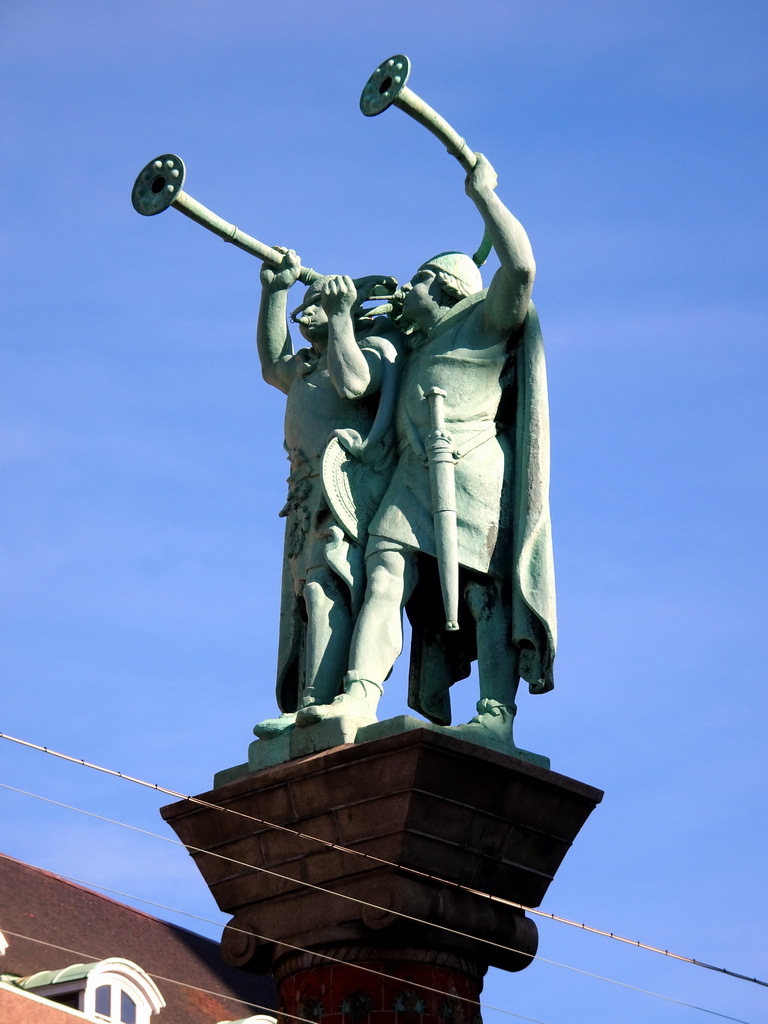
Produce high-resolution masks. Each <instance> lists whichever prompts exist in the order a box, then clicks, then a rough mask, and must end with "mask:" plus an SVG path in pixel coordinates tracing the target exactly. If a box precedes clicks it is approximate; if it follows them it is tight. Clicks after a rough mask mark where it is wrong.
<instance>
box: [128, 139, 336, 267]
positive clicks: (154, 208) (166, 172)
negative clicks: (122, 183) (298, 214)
mask: <svg viewBox="0 0 768 1024" xmlns="http://www.w3.org/2000/svg"><path fill="white" fill-rule="evenodd" d="M185 177H186V168H185V167H184V161H183V160H182V159H181V157H180V156H176V154H175V153H163V155H162V156H158V157H155V159H154V160H150V162H149V163H148V164H147V165H146V167H144V168H143V169H142V170H141V171H140V173H139V176H138V177H137V178H136V181H135V183H134V186H133V191H132V192H131V202H132V203H133V208H134V210H136V212H137V213H140V214H142V215H143V216H145V217H153V216H154V215H155V214H157V213H162V212H163V210H167V209H168V207H169V206H173V207H174V209H176V210H178V211H179V212H180V213H183V214H184V215H185V216H187V217H189V218H190V220H193V221H195V223H196V224H201V225H202V226H203V227H204V228H207V229H208V230H209V231H212V232H213V233H214V234H215V235H218V236H219V238H222V239H223V240H224V241H225V242H230V243H231V244H232V245H236V246H237V247H238V249H242V250H243V252H247V253H250V255H251V256H256V257H257V258H258V259H260V260H262V261H263V262H264V263H270V264H272V265H274V266H279V265H280V263H281V261H282V259H283V254H282V253H280V252H278V251H277V249H273V248H272V247H271V246H269V245H265V244H264V243H263V242H260V241H259V240H258V239H257V238H253V236H252V235H247V234H246V233H245V232H244V231H241V230H240V228H238V227H235V225H234V224H230V223H229V221H226V220H224V219H223V218H222V217H219V216H218V215H217V214H215V213H213V212H212V211H211V210H209V209H208V207H207V206H203V204H202V203H198V201H197V200H196V199H193V198H192V196H190V195H188V194H187V193H186V192H185V191H184V189H183V185H184V178H185ZM322 276H323V275H322V274H318V272H317V271H316V270H312V268H311V267H302V268H301V273H300V274H299V280H300V281H303V282H304V284H312V282H313V281H316V280H318V278H320V277H322Z"/></svg>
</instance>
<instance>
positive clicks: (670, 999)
mask: <svg viewBox="0 0 768 1024" xmlns="http://www.w3.org/2000/svg"><path fill="white" fill-rule="evenodd" d="M0 787H2V788H3V789H8V790H11V791H12V792H16V793H20V794H22V795H24V796H31V797H34V798H35V799H37V800H42V801H43V802H45V803H51V804H54V805H56V806H59V807H63V808H66V809H67V810H72V811H76V812H77V813H79V814H85V815H87V816H88V817H92V818H96V819H98V820H100V821H106V822H109V823H110V824H113V825H119V826H120V827H121V828H126V829H129V830H130V831H132V832H138V833H139V834H141V835H146V836H151V837H152V838H155V839H160V840H162V841H163V842H166V843H170V844H171V845H173V846H181V847H184V848H186V849H187V850H192V851H195V852H201V853H207V854H209V855H210V856H213V857H217V858H218V859H220V860H224V861H227V862H229V863H233V864H237V865H239V866H242V867H248V868H250V869H251V870H254V871H262V872H264V873H266V874H269V875H273V876H276V877H278V878H282V879H287V880H288V881H291V882H296V883H297V884H299V885H304V886H305V887H307V888H311V889H316V890H318V891H320V892H323V893H326V894H328V895H335V896H341V897H342V898H344V899H349V900H351V901H352V902H355V903H360V904H362V905H363V906H368V907H372V908H373V909H382V908H379V907H377V906H376V905H375V904H372V903H366V902H365V901H364V900H359V899H357V898H355V897H351V896H346V895H345V894H344V893H338V892H333V890H329V889H322V888H321V887H320V886H316V885H312V884H311V883H309V882H302V881H301V880H300V879H295V878H291V877H290V876H285V875H280V874H279V873H278V872H274V871H270V870H269V869H267V868H260V867H258V865H253V864H248V863H246V862H244V861H239V860H235V859H234V858H232V857H227V856H225V855H224V854H217V853H213V852H212V851H209V850H198V849H197V848H196V847H193V846H189V845H187V844H185V843H182V842H180V841H179V840H176V839H171V838H170V837H167V836H161V835H159V834H158V833H156V832H150V831H149V830H147V829H143V828H139V827H138V826H136V825H129V824H128V823H127V822H121V821H117V820H116V819H114V818H107V817H105V816H104V815H101V814H97V813H96V812H94V811H87V810H85V809H83V808H80V807H74V806H72V805H71V804H65V803H62V802H61V801H59V800H54V799H52V798H50V797H45V796H41V795H40V794H37V793H31V792H29V791H27V790H23V789H18V788H17V787H15V786H9V785H7V784H6V783H0ZM61 877H63V878H67V879H69V880H71V881H74V882H77V883H78V884H81V885H88V886H92V887H93V888H96V889H101V890H103V891H105V892H109V893H112V894H113V895H117V896H122V897H124V898H125V899H131V900H136V901H138V902H139V903H146V904H147V905H148V906H152V907H156V908H158V909H161V910H166V911H169V912H171V913H174V914H181V915H182V916H184V917H189V918H192V919H193V920H197V921H203V922H205V923H207V924H214V925H217V926H220V922H218V921H214V920H212V919H211V918H206V917H202V916H200V915H197V914H192V913H189V912H188V911H185V910H178V909H176V908H175V907H170V906H167V905H166V904H162V903H155V902H153V901H152V900H147V899H144V898H143V897H141V896H134V895H133V894H131V893H125V892H121V891H120V890H117V889H111V888H109V887H108V886H103V885H99V884H97V883H92V882H89V881H86V880H84V879H80V878H76V877H74V876H71V875H62V876H61ZM389 912H390V913H393V914H395V915H396V916H398V917H402V918H405V919H406V920H409V921H414V922H416V923H419V924H424V923H429V922H424V921H422V920H421V919H420V918H417V917H412V916H411V915H408V914H403V913H400V912H399V911H395V910H390V911H389ZM227 927H228V928H230V929H231V930H232V931H235V932H239V933H243V934H246V935H251V934H253V933H251V932H246V931H244V930H243V929H241V928H237V927H236V926H234V925H231V924H230V925H227ZM434 927H437V928H440V929H441V930H443V931H447V932H449V933H451V934H454V935H457V936H460V937H462V938H470V939H475V940H476V941H479V942H483V943H485V944H487V945H490V946H493V947H496V948H500V949H503V950H505V951H508V952H513V953H520V952H521V950H515V949H512V948H511V947H509V946H502V945H501V944H500V943H496V942H492V941H491V940H488V939H481V938H478V937H477V936H472V935H467V934H466V933H464V932H460V931H457V930H455V929H452V928H448V927H446V926H444V925H434ZM9 934H10V933H9ZM256 938H259V939H261V940H262V941H265V942H276V943H279V944H280V945H283V946H286V947H287V948H291V949H294V950H296V951H298V952H305V953H312V954H313V955H315V956H319V957H321V958H322V959H327V960H332V961H335V962H338V963H342V964H345V965H346V966H351V967H355V968H357V969H360V970H363V971H368V972H369V973H372V974H376V975H379V976H381V977H385V978H391V977H392V976H391V975H387V974H385V973H384V972H382V971H374V970H373V969H371V968H366V967H363V966H362V965H360V964H349V963H347V962H346V961H343V960H335V958H334V957H330V956H326V955H325V954H321V953H318V952H316V951H315V950H307V949H304V948H302V947H300V946H292V945H291V944H290V943H286V942H283V941H282V940H281V939H275V938H274V937H272V936H264V935H256ZM532 959H534V960H539V961H540V962H541V963H545V964H548V965H550V966H553V967H561V968H563V969H564V970H567V971H572V972H574V973H576V974H580V975H583V976H585V977H588V978H594V979H596V980H598V981H605V982H607V983H609V984H611V985H617V986H619V987H620V988H626V989H629V990H630V991H633V992H638V993H641V994H643V995H648V996H652V997H654V998H656V999H663V1000H665V1001H666V1002H670V1003H674V1004H676V1005H679V1006H684V1007H686V1008H687V1009H691V1010H698V1011H700V1012H702V1013H708V1014H711V1015H713V1016H715V1017H720V1018H722V1019H724V1020H730V1021H734V1022H736V1024H749V1022H748V1021H744V1020H742V1019H741V1018H740V1017H731V1016H729V1015H728V1014H724V1013H719V1012H718V1011H716V1010H711V1009H709V1008H708V1007H704V1006H698V1005H697V1004H695V1003H688V1002H685V1001H684V1000H680V999H675V998H674V997H672V996H666V995H664V994H662V993H660V992H654V991H653V990H651V989H645V988H641V987H639V986H636V985H630V984H629V983H628V982H623V981H618V980H617V979H615V978H608V977H606V976H605V975H600V974H595V973H594V972H592V971H586V970H583V969H582V968H579V967H573V966H572V965H570V964H564V963H560V962H559V961H557V960H549V959H547V958H546V957H543V956H540V955H539V954H535V955H532ZM396 980H400V979H396ZM413 984H414V985H418V987H421V988H428V986H424V985H419V983H417V982H413ZM431 991H436V992H438V993H439V994H441V995H452V994H451V993H444V992H441V991H440V990H437V989H434V990H431ZM454 998H458V999H461V998H462V997H460V996H455V997H454ZM465 1001H467V1002H472V1003H473V1005H475V1004H474V1001H473V1000H465ZM480 1005H481V1006H484V1007H486V1008H488V1009H493V1010H497V1011H498V1012H500V1013H505V1014H509V1015H511V1016H514V1017H520V1016H521V1015H520V1014H516V1013H514V1011H512V1010H504V1009H502V1008H501V1007H495V1006H491V1005H490V1004H486V1003H480ZM523 1019H528V1020H531V1019H532V1018H523Z"/></svg>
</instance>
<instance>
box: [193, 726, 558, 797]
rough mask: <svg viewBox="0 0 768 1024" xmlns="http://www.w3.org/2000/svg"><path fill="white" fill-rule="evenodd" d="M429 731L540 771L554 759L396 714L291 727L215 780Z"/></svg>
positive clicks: (472, 731) (470, 730)
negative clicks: (370, 719)
mask: <svg viewBox="0 0 768 1024" xmlns="http://www.w3.org/2000/svg"><path fill="white" fill-rule="evenodd" d="M418 729H425V730H428V731H429V732H434V733H437V734H442V735H445V736H454V737H456V738H457V739H461V740H465V741H467V742H469V743H472V744H476V745H477V746H479V747H482V748H484V749H486V750H495V751H496V752H497V753H499V754H505V755H506V756H507V757H514V758H518V759H519V760H521V761H525V762H526V763H527V764H533V765H536V766H537V767H539V768H547V769H548V768H549V767H550V760H549V758H548V757H546V756H545V755H544V754H535V753H533V752H532V751H530V750H523V749H522V748H520V747H517V746H515V745H514V743H511V742H510V741H509V740H506V739H504V738H501V737H499V736H496V735H495V734H494V733H493V732H492V731H491V730H490V729H487V728H484V727H483V726H481V725H474V724H471V723H467V724H465V725H433V724H432V723H431V722H426V721H424V719H423V718H415V717H414V716H413V715H396V716H395V717H394V718H386V719H384V720H383V721H381V722H372V723H371V722H368V721H367V720H362V719H357V718H353V717H350V716H346V717H344V718H327V719H322V720H321V721H319V722H316V723H315V724H313V725H309V726H291V727H290V728H288V729H285V731H284V732H281V733H279V734H277V735H275V736H270V737H268V738H265V739H258V740H254V741H253V742H252V743H251V744H250V746H249V747H248V760H247V761H246V762H245V763H244V764H239V765H234V766H233V767H232V768H224V769H222V770H221V771H219V772H217V773H216V774H215V775H214V778H213V784H214V786H215V787H218V786H223V785H226V784H227V783H228V782H232V781H233V780H234V779H239V778H241V777H242V776H244V775H250V774H251V773H253V772H258V771H262V770H263V769H264V768H272V767H274V766H275V765H278V764H284V763H285V762H286V761H292V760H295V759H296V758H300V757H307V756H309V755H310V754H314V753H319V752H320V751H323V750H333V749H334V748H335V747H340V746H343V745H345V744H348V743H367V742H369V741H370V740H376V739H382V738H384V737H385V736H396V735H398V734H400V733H406V732H413V731H414V730H418Z"/></svg>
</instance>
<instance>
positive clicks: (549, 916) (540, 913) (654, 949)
mask: <svg viewBox="0 0 768 1024" xmlns="http://www.w3.org/2000/svg"><path fill="white" fill-rule="evenodd" d="M0 739H5V740H8V741H10V742H12V743H16V744H19V745H20V746H24V747H28V748H30V749H32V750H37V751H39V752H41V753H45V754H49V755H50V756H52V757H56V758H59V759H61V760H64V761H68V762H70V763H72V764H78V765H80V766H82V767H84V768H91V769H93V770H94V771H98V772H102V773H104V774H106V775H110V776H113V777H115V778H119V779H122V780H123V781H125V782H132V783H134V784H136V785H139V786H142V787H144V788H146V789H152V790H155V791H156V792H159V793H164V794H166V795H167V796H172V797H175V798H176V799H179V800H187V801H189V802H190V803H194V804H197V805H199V806H202V807H205V808H207V809H209V810H215V811H218V812H220V813H221V812H224V813H227V814H234V815H236V816H238V817H242V818H245V819H247V820H249V821H254V822H256V823H257V824H260V825H265V826H266V827H268V828H273V829H275V830H277V831H280V832H286V833H288V834H290V835H294V836H296V837H297V838H300V839H305V840H308V841H310V842H314V843H317V844H319V845H321V846H325V847H327V848H329V849H333V850H335V851H338V852H340V853H347V854H350V855H352V856H355V857H362V858H364V859H366V860H371V861H374V862H376V863H378V864H382V865H383V866H386V867H393V868H397V869H398V870H399V871H405V872H407V873H409V874H411V875H416V876H419V877H422V878H427V879H430V880H433V881H437V882H440V883H441V884H443V885H448V886H451V887H452V888H455V889H459V890H463V891H465V892H470V893H473V894H474V895H476V896H480V897H483V898H485V899H488V900H491V901H493V902H497V903H503V904H505V905H507V906H511V907H514V908H516V909H518V910H522V911H524V912H525V913H528V914H531V915H533V916H535V917H542V918H545V919H546V920H549V921H555V922H557V923H558V924H565V925H568V926H569V927H571V928H578V929H579V930H580V931H584V932H589V933H590V934H593V935H600V936H602V937H604V938H608V939H612V940H613V941H615V942H620V943H623V944H625V945H629V946H634V947H636V948H638V949H644V950H646V951H647V952H651V953H656V954H658V955H660V956H665V957H668V958H669V959H671V960H678V961H681V962H683V963H688V964H691V965H693V966H695V967H701V968H703V969H705V970H708V971H714V972H716V973H718V974H723V975H726V976H728V977H731V978H736V979H737V980H739V981H748V982H750V983H752V984H754V985H761V986H763V987H766V988H768V981H763V980H761V979H760V978H756V977H750V976H749V975H747V974H741V973H739V972H738V971H732V970H729V969H728V968H726V967H717V966H715V965H714V964H709V963H706V962H705V961H703V960H698V959H696V958H695V957H689V956H685V955H683V954H682V953H674V952H672V951H671V950H668V949H663V948H661V947H660V946H652V945H650V944H649V943H645V942H641V941H640V940H639V939H630V938H627V937H626V936H623V935H619V934H617V933H616V932H613V931H607V930H606V929H603V928H597V927H595V926H593V925H588V924H584V923H580V922H578V921H572V920H570V919H569V918H566V917H561V916H560V915H558V914H553V913H549V912H547V911H544V910H539V909H538V908H536V907H529V906H527V905H526V904H524V903H517V902H515V901H514V900H508V899H505V898H503V897H500V896H494V895H493V894H492V893H487V892H483V891H481V890H478V889H474V888H471V887H470V886H466V885H463V884H461V883H460V882H454V881H451V880H450V879H446V878H443V877H441V876H440V875H436V874H432V873H429V872H425V871H421V870H419V869H418V868H412V867H408V866H406V865H402V864H397V863H395V862H393V861H389V860H385V859H384V858H382V857H377V856H376V855H375V854H371V853H367V852H365V851H362V850H354V849H351V848H350V847H346V846H342V845H340V844H339V843H334V842H331V841H330V840H327V839H321V838H319V837H318V836H313V835H309V834H308V833H306V832H301V831H299V830H298V829H294V828H291V827H290V826H287V825H280V824H278V823H277V822H273V821H269V820H268V819H266V818H260V817H257V816H256V815H253V814H248V813H247V812H245V811H239V810H236V809H235V808H232V807H224V806H222V805H221V804H217V803H213V802H212V801H209V800H203V799H202V798H201V797H195V796H190V795H188V794H184V793H180V792H178V791H177V790H173V789H169V788H168V787H166V786H161V785H160V784H159V783H155V782H148V781H147V780H146V779H140V778H137V777H136V776H133V775H127V774H126V773H124V772H120V771H117V770H116V769H114V768H107V767H105V766H104V765H99V764H95V763H93V762H90V761H86V760H85V759H84V758H81V757H73V756H72V755H71V754H64V753H61V752H60V751H56V750H51V749H50V748H49V747H46V746H43V745H41V744H38V743H33V742H31V741H30V740H22V739H19V738H18V737H15V736H10V735H8V734H7V733H3V732H0ZM160 838H162V837H160ZM205 852H208V851H205ZM249 866H251V867H252V866H253V865H249ZM264 870H266V869H264ZM307 884H309V883H307ZM337 895H340V894H337Z"/></svg>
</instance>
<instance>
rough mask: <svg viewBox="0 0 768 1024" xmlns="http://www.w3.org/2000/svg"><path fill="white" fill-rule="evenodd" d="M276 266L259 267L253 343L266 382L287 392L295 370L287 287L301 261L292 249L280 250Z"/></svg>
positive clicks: (298, 270)
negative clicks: (259, 278) (259, 281)
mask: <svg viewBox="0 0 768 1024" xmlns="http://www.w3.org/2000/svg"><path fill="white" fill-rule="evenodd" d="M275 248H277V249H278V251H280V252H282V253H283V261H282V263H281V264H280V266H279V267H271V266H269V264H267V263H264V264H263V266H262V268H261V305H260V306H259V321H258V325H257V328H256V343H257V346H258V350H259V359H260V361H261V373H262V376H263V377H264V380H265V381H266V382H267V384H271V385H272V386H273V387H276V388H278V389H279V390H280V391H283V392H287V391H288V388H289V387H290V385H291V381H292V380H293V377H294V375H295V373H296V363H295V359H294V354H293V343H292V342H291V335H290V332H289V330H288V321H287V317H286V314H287V310H288V290H289V289H290V287H291V285H292V284H294V283H295V282H296V281H297V280H298V278H299V272H300V270H301V260H300V259H299V257H298V256H297V255H296V253H295V252H294V251H293V250H292V249H287V250H286V249H280V248H279V247H278V246H275Z"/></svg>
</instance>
